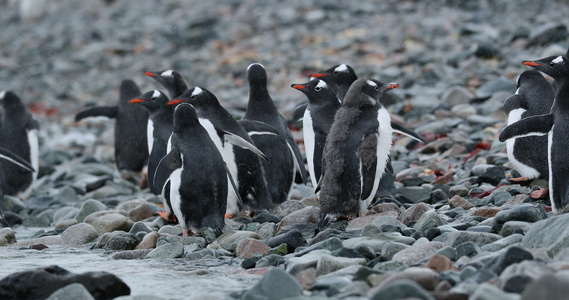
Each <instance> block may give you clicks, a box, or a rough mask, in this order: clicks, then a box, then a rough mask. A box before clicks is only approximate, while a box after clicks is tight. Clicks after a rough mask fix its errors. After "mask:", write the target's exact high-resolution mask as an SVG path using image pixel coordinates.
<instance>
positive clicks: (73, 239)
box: [61, 223, 99, 245]
mask: <svg viewBox="0 0 569 300" xmlns="http://www.w3.org/2000/svg"><path fill="white" fill-rule="evenodd" d="M98 237H99V233H98V232H97V230H95V228H93V226H91V225H89V224H87V223H79V224H76V225H73V226H71V227H69V228H67V229H66V230H65V231H64V232H63V233H62V234H61V243H62V244H65V245H84V244H87V243H89V242H91V241H93V240H95V239H96V238H98Z"/></svg>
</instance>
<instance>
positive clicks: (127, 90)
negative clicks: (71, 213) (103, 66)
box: [75, 79, 148, 174]
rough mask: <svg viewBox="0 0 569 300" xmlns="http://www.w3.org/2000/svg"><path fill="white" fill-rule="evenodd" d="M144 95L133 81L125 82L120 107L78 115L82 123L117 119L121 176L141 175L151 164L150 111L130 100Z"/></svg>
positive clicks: (116, 158)
mask: <svg viewBox="0 0 569 300" xmlns="http://www.w3.org/2000/svg"><path fill="white" fill-rule="evenodd" d="M140 94H142V93H141V92H140V89H139V88H138V86H137V85H136V83H134V81H132V80H130V79H126V80H123V81H122V82H121V85H120V88H119V102H118V105H116V106H96V107H92V108H88V109H85V110H83V111H82V112H80V113H78V114H77V115H75V121H76V122H78V121H80V120H82V119H84V118H88V117H98V116H104V117H107V118H114V119H116V123H115V163H116V165H117V168H118V170H119V171H121V174H123V173H124V174H126V173H128V172H135V173H139V172H141V171H142V168H143V167H144V166H145V165H146V162H147V161H148V146H147V137H146V132H141V131H140V130H139V128H140V127H141V126H144V127H146V126H147V122H148V110H147V109H145V108H144V107H142V106H140V105H132V104H130V103H129V100H130V99H132V98H134V97H136V96H138V95H140Z"/></svg>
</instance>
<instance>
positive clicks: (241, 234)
mask: <svg viewBox="0 0 569 300" xmlns="http://www.w3.org/2000/svg"><path fill="white" fill-rule="evenodd" d="M245 238H251V239H257V240H259V239H261V237H260V236H259V235H258V234H256V233H254V232H251V231H230V232H226V233H224V234H222V235H220V236H219V237H218V238H217V240H215V242H214V243H213V244H210V245H209V246H208V247H209V248H214V249H215V248H217V247H221V248H223V249H225V250H228V251H232V252H233V251H235V249H237V245H239V242H240V241H241V240H242V239H245Z"/></svg>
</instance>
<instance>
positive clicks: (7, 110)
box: [0, 91, 40, 195]
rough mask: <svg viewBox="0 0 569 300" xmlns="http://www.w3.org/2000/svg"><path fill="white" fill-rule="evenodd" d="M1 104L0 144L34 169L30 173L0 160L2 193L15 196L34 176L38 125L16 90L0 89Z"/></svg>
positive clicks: (25, 188)
mask: <svg viewBox="0 0 569 300" xmlns="http://www.w3.org/2000/svg"><path fill="white" fill-rule="evenodd" d="M0 104H1V105H2V108H3V109H4V114H3V116H2V120H1V123H0V124H1V125H0V126H1V127H0V128H1V130H0V147H2V148H4V149H6V150H8V151H10V152H12V153H17V154H18V155H19V156H20V157H22V158H23V159H25V160H26V161H27V162H29V163H30V164H31V166H32V168H33V171H32V172H30V171H29V170H26V169H24V168H22V167H20V166H17V165H15V164H13V163H11V162H8V161H0V166H1V167H2V171H3V173H4V180H5V183H6V184H5V186H4V193H5V194H8V195H15V194H17V193H20V192H26V190H27V189H28V188H29V187H30V186H31V185H32V183H33V182H34V180H35V179H36V178H37V172H38V167H39V142H38V130H39V128H40V124H39V122H38V121H37V120H36V119H34V117H33V116H32V114H31V113H30V111H29V110H28V109H27V108H26V107H25V106H24V104H23V103H22V101H21V100H20V98H19V97H18V96H17V95H16V94H15V93H13V92H11V91H2V92H0Z"/></svg>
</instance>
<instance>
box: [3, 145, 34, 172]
mask: <svg viewBox="0 0 569 300" xmlns="http://www.w3.org/2000/svg"><path fill="white" fill-rule="evenodd" d="M0 158H1V159H4V160H7V161H9V162H11V163H13V164H15V165H17V166H19V167H21V168H22V169H25V170H26V171H30V172H35V171H36V170H34V167H32V165H31V164H30V163H29V162H28V161H26V160H25V159H23V158H22V157H20V156H19V155H17V154H15V153H13V152H11V151H9V150H8V149H6V148H2V147H0Z"/></svg>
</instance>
